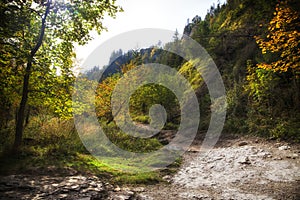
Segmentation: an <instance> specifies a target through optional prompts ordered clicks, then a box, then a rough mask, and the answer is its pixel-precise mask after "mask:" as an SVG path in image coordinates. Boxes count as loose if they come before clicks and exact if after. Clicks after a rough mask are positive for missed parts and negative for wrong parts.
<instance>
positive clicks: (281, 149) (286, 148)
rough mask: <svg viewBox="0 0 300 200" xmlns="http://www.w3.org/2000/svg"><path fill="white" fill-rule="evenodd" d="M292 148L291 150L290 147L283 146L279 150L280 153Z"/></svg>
mask: <svg viewBox="0 0 300 200" xmlns="http://www.w3.org/2000/svg"><path fill="white" fill-rule="evenodd" d="M290 148H291V147H290V146H287V145H283V146H280V147H278V149H279V150H280V151H283V150H288V149H290Z"/></svg>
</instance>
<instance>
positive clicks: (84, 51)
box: [76, 0, 226, 64]
mask: <svg viewBox="0 0 300 200" xmlns="http://www.w3.org/2000/svg"><path fill="white" fill-rule="evenodd" d="M218 2H220V3H221V4H223V3H224V2H226V0H117V1H116V5H120V6H121V7H122V8H123V9H124V12H122V13H118V14H117V16H116V19H112V18H109V17H107V18H105V20H104V25H105V26H106V27H107V29H108V31H107V32H105V31H103V32H102V34H101V35H100V36H99V35H96V34H95V36H94V40H92V41H90V42H89V43H88V44H87V45H85V46H79V47H77V48H76V49H77V50H76V52H77V58H78V60H79V62H80V63H81V64H82V63H83V61H84V60H86V59H87V57H88V56H89V55H90V54H91V53H92V52H93V51H94V50H95V49H96V48H97V47H98V46H99V45H101V44H102V43H104V42H105V41H107V40H109V39H110V38H112V37H114V36H116V35H119V34H121V33H124V32H127V31H132V30H135V29H141V28H161V29H167V30H170V31H175V30H176V29H177V30H178V32H179V33H181V34H182V33H183V29H184V26H185V25H186V24H187V19H190V21H191V20H192V19H193V18H194V17H195V16H196V15H199V16H201V18H202V19H203V18H204V17H205V15H206V13H207V10H208V9H209V8H210V6H212V5H213V3H215V5H217V3H218ZM117 49H119V48H117ZM117 49H116V50H117ZM107 53H108V54H109V55H110V53H111V52H107ZM108 59H109V56H108V58H107V60H103V62H101V63H105V64H107V62H108Z"/></svg>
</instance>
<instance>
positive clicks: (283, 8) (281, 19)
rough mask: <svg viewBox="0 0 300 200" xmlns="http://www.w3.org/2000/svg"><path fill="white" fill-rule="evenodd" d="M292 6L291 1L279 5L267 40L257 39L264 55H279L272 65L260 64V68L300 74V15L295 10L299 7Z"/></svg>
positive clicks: (271, 22)
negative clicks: (268, 53)
mask: <svg viewBox="0 0 300 200" xmlns="http://www.w3.org/2000/svg"><path fill="white" fill-rule="evenodd" d="M291 5H292V2H291V1H282V2H280V3H279V4H277V6H276V11H275V12H274V17H273V19H272V20H271V21H270V24H269V27H268V31H269V33H268V35H267V39H263V38H261V37H256V42H257V44H258V45H259V47H260V48H261V49H262V53H263V54H266V53H267V52H271V53H275V54H278V55H279V56H278V59H276V60H275V61H273V62H271V63H259V64H258V65H257V66H258V67H259V68H263V69H266V70H271V71H274V72H287V71H292V72H293V73H299V72H300V18H299V16H300V13H299V11H297V10H295V9H294V8H297V6H296V7H294V6H295V5H294V6H293V7H294V8H293V7H292V6H291ZM299 6H300V4H299V3H298V8H299ZM297 76H299V74H298V75H297Z"/></svg>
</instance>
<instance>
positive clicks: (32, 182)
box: [0, 138, 300, 200]
mask: <svg viewBox="0 0 300 200" xmlns="http://www.w3.org/2000/svg"><path fill="white" fill-rule="evenodd" d="M198 150H199V146H197V145H194V146H192V147H191V151H189V152H187V153H186V154H185V155H184V163H183V166H182V167H181V169H180V170H179V172H178V173H176V174H175V175H174V176H172V177H171V176H166V177H164V179H165V180H166V181H168V183H160V184H157V185H150V186H124V187H121V188H120V187H118V186H113V185H110V184H109V183H105V182H103V180H100V179H99V178H97V177H93V176H89V177H87V176H81V175H76V174H72V173H70V174H69V175H67V176H65V177H59V176H55V175H52V176H49V175H48V176H47V175H45V176H37V175H31V176H26V175H12V176H6V177H0V199H81V200H88V199H94V200H95V199H139V200H143V199H154V200H156V199H157V200H165V199H168V200H172V199H174V200H175V199H176V200H177V199H238V200H239V199H295V200H296V199H300V186H299V185H300V158H299V153H300V151H299V150H300V149H299V145H291V146H289V145H287V144H285V143H276V142H274V141H273V142H266V141H264V140H261V139H255V138H243V139H227V140H224V141H222V142H220V143H219V144H218V145H217V146H216V148H214V149H212V150H211V151H210V152H209V153H208V154H207V155H206V156H203V155H201V154H199V152H198Z"/></svg>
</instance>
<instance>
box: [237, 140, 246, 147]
mask: <svg viewBox="0 0 300 200" xmlns="http://www.w3.org/2000/svg"><path fill="white" fill-rule="evenodd" d="M247 144H248V142H246V141H242V142H240V143H238V146H240V147H241V146H245V145H247Z"/></svg>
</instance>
